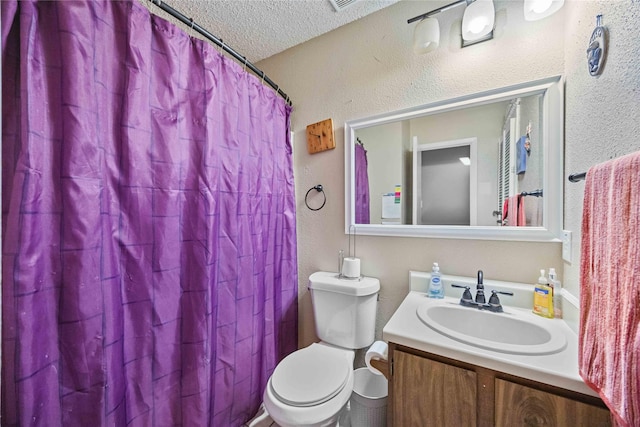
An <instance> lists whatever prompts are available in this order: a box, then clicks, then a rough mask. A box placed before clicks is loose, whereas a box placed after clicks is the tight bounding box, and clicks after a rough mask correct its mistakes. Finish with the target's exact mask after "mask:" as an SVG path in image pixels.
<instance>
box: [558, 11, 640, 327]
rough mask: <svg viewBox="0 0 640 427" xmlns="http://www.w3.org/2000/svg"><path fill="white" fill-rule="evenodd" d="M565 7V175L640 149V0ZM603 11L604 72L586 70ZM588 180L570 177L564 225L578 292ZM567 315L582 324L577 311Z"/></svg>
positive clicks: (569, 270) (569, 284) (567, 277)
mask: <svg viewBox="0 0 640 427" xmlns="http://www.w3.org/2000/svg"><path fill="white" fill-rule="evenodd" d="M564 9H565V26H564V34H565V43H564V45H565V72H564V73H565V76H566V87H565V92H566V108H565V110H566V111H565V177H566V176H568V175H569V174H571V173H574V172H585V171H587V170H588V169H589V168H590V167H591V166H592V165H594V164H596V163H600V162H603V161H606V160H608V159H610V158H614V157H619V156H622V155H624V154H628V153H631V152H634V151H638V150H640V137H639V135H640V30H638V22H639V21H640V1H637V0H636V1H632V0H616V1H611V0H608V1H571V2H569V3H568V4H567V5H566V7H565V8H564ZM599 13H601V14H602V15H603V24H604V25H605V26H606V27H607V29H608V32H609V54H608V56H607V62H606V64H605V68H604V72H603V73H602V74H601V75H600V76H598V77H592V76H591V75H589V73H588V71H587V60H586V56H587V55H586V50H587V45H588V41H589V38H590V37H591V33H592V32H593V29H594V27H595V22H596V15H597V14H599ZM583 192H584V182H581V183H575V184H572V183H570V182H568V181H565V188H564V227H565V229H567V230H571V231H572V232H573V245H572V246H573V262H572V263H571V264H565V267H564V283H565V285H566V288H567V289H568V290H570V291H571V292H572V294H574V295H576V296H578V295H579V285H578V283H579V278H580V261H579V260H580V258H579V254H580V238H581V235H580V227H581V221H582V202H583V197H582V196H583ZM565 312H566V316H565V318H566V319H567V320H568V321H569V322H570V323H571V324H572V326H573V327H574V328H576V327H577V322H578V320H577V316H578V314H577V313H576V312H575V311H568V312H567V311H566V310H565Z"/></svg>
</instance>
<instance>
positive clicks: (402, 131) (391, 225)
mask: <svg viewBox="0 0 640 427" xmlns="http://www.w3.org/2000/svg"><path fill="white" fill-rule="evenodd" d="M563 83H564V81H563V79H562V77H560V76H556V77H550V78H546V79H542V80H536V81H531V82H526V83H522V84H518V85H513V86H508V87H503V88H498V89H493V90H490V91H486V92H482V93H476V94H472V95H467V96H462V97H459V98H455V99H449V100H445V101H438V102H434V103H431V104H427V105H421V106H418V107H414V108H409V109H405V110H400V111H395V112H390V113H385V114H380V115H377V116H373V117H368V118H363V119H358V120H351V121H348V122H346V124H345V232H346V233H348V232H349V230H350V228H351V227H352V226H355V229H356V230H357V233H358V234H366V235H378V236H410V237H436V238H454V239H484V240H521V241H549V242H552V241H560V236H561V229H562V204H563V200H562V188H563V186H562V170H563V151H564V150H563V136H564V129H563V117H564V100H563V93H564V88H563Z"/></svg>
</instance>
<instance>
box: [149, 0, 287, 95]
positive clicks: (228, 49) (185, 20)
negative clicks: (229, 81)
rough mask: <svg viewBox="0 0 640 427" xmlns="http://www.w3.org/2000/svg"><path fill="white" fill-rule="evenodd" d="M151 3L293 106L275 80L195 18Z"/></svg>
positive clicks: (157, 1)
mask: <svg viewBox="0 0 640 427" xmlns="http://www.w3.org/2000/svg"><path fill="white" fill-rule="evenodd" d="M149 1H151V3H153V4H155V5H156V6H158V7H159V8H160V9H162V10H164V11H165V12H167V13H168V14H169V15H171V16H173V17H174V18H176V19H177V20H178V21H180V22H182V23H183V24H185V25H188V26H189V28H191V29H194V30H196V31H197V32H198V33H200V34H202V35H203V36H204V37H206V38H207V39H208V40H209V41H211V42H213V43H214V44H216V45H217V46H219V47H221V48H222V50H224V51H225V52H227V53H228V54H229V55H231V56H233V57H234V58H235V59H236V60H237V61H238V62H240V63H241V64H243V65H245V66H246V67H248V68H249V69H250V70H251V71H253V72H254V73H255V74H256V75H257V76H258V77H260V78H262V80H263V81H265V82H266V83H268V84H269V86H271V87H272V88H273V89H275V91H276V93H277V94H278V95H280V96H281V97H283V98H284V99H285V101H286V102H287V104H289V105H290V106H291V105H292V103H291V99H289V95H287V94H286V93H284V92H283V91H282V90H281V89H280V86H278V85H277V84H275V83H274V82H273V80H271V79H270V78H269V77H267V75H266V74H265V73H264V71H262V70H260V69H259V68H257V67H256V66H255V65H253V64H252V63H251V62H249V61H247V57H246V56H242V55H240V54H239V53H238V52H236V51H235V50H233V49H232V48H231V47H229V46H227V45H226V44H225V43H224V42H223V41H222V39H219V38H217V37H216V36H214V35H213V34H211V33H210V32H209V31H207V30H205V29H204V28H202V27H201V26H200V25H198V24H196V23H195V22H194V21H193V18H187V17H186V16H185V15H183V14H182V13H180V12H178V11H177V10H176V9H174V8H173V7H171V6H169V5H168V4H166V3H164V2H163V1H162V0H149Z"/></svg>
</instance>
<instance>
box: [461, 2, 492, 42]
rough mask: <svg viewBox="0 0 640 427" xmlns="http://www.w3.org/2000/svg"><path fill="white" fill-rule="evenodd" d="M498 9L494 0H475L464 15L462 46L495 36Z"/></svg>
mask: <svg viewBox="0 0 640 427" xmlns="http://www.w3.org/2000/svg"><path fill="white" fill-rule="evenodd" d="M495 22H496V9H495V7H494V5H493V0H475V1H474V2H473V3H470V4H469V5H468V6H467V8H466V9H465V11H464V15H463V16H462V47H466V46H469V45H472V44H475V43H480V42H483V41H485V40H489V39H492V38H493V26H494V24H495Z"/></svg>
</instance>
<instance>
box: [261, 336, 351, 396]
mask: <svg viewBox="0 0 640 427" xmlns="http://www.w3.org/2000/svg"><path fill="white" fill-rule="evenodd" d="M352 370H353V369H352V367H351V366H350V364H349V361H348V359H347V358H345V354H344V350H341V349H335V348H332V347H328V346H325V345H320V344H312V345H310V346H309V347H306V348H303V349H301V350H298V351H295V352H293V353H291V354H290V355H289V356H287V357H285V358H284V360H282V362H280V363H279V364H278V366H277V367H276V369H275V371H274V372H273V375H272V376H271V381H270V387H271V391H272V392H273V394H274V395H275V396H276V397H277V398H278V399H279V400H280V401H281V402H283V403H285V404H287V405H291V406H296V407H308V406H315V405H320V404H322V403H324V402H327V401H328V400H331V399H332V398H333V397H335V396H336V395H337V394H339V393H340V392H341V391H342V390H343V389H344V387H345V385H346V384H347V382H348V380H349V374H350V373H351V371H352Z"/></svg>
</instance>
